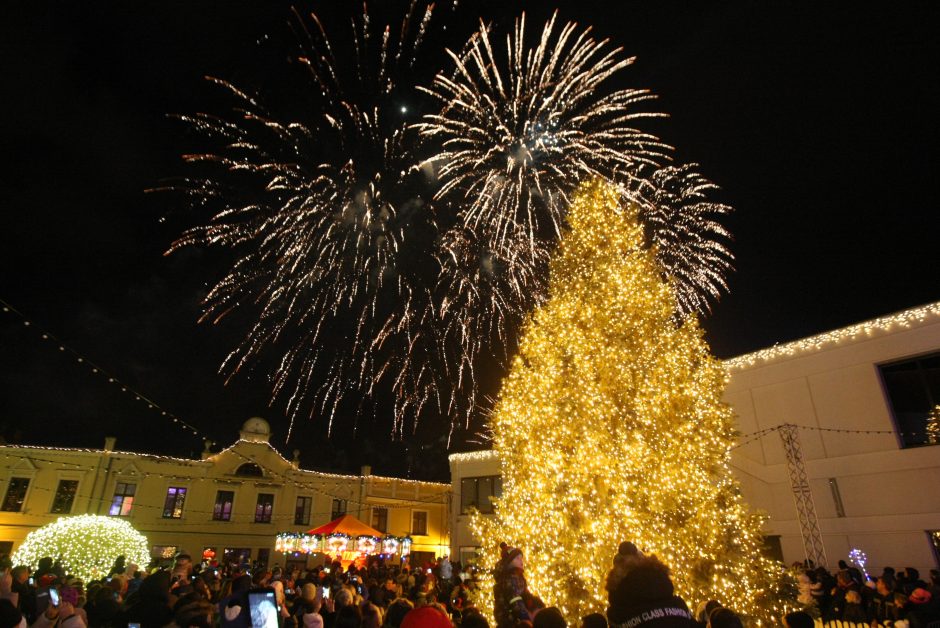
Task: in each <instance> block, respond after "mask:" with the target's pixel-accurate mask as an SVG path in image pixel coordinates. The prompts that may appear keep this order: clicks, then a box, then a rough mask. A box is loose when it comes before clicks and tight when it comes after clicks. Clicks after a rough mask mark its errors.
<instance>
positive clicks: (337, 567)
mask: <svg viewBox="0 0 940 628" xmlns="http://www.w3.org/2000/svg"><path fill="white" fill-rule="evenodd" d="M501 550H502V554H501V558H500V560H499V562H498V564H497V566H496V569H495V571H494V573H493V575H494V576H495V578H494V582H495V584H494V588H493V601H494V608H493V611H494V613H493V615H494V618H495V628H567V627H568V626H569V625H580V626H583V627H584V628H743V625H744V622H743V621H742V618H741V617H740V616H739V615H738V613H736V612H735V611H734V610H733V609H729V608H724V607H723V606H722V605H721V604H720V603H719V602H717V601H715V600H710V601H701V602H700V603H699V604H698V606H697V607H696V610H695V612H694V613H693V612H692V611H690V608H689V606H688V605H687V604H686V602H685V601H684V600H683V599H681V598H680V597H679V596H677V595H676V594H675V591H674V588H673V584H672V580H671V578H670V573H669V567H668V566H667V565H665V564H663V563H662V562H661V561H660V560H659V559H657V558H656V557H655V556H648V555H644V554H643V553H642V552H640V551H639V550H638V549H637V548H636V546H635V545H633V544H632V543H629V542H625V543H622V544H621V546H620V548H619V550H618V552H617V553H616V555H615V556H614V558H613V561H612V565H611V568H610V571H609V573H608V575H607V579H606V582H605V588H606V592H607V597H608V601H609V604H608V607H607V609H606V613H605V614H602V613H594V614H590V615H586V616H584V617H577V618H570V617H569V618H566V617H565V616H564V614H563V613H562V612H561V610H559V609H558V608H556V607H546V605H545V604H544V603H543V602H542V600H540V599H539V598H538V596H536V595H534V594H532V593H531V592H530V591H529V589H528V585H527V583H526V579H525V559H524V556H523V554H522V551H521V550H519V549H518V548H512V547H508V546H506V545H504V546H503V547H502V548H501ZM839 567H840V568H839V570H838V571H837V572H836V574H835V575H832V574H831V573H830V572H829V571H828V570H826V569H825V568H822V567H820V568H809V569H807V568H803V569H801V570H800V576H799V588H800V596H799V599H798V603H799V604H801V605H802V606H803V610H800V611H795V612H792V613H789V614H787V615H786V616H785V617H781V618H780V623H781V625H783V626H785V627H786V628H811V627H812V626H814V625H815V621H816V619H817V618H818V619H822V620H823V621H824V622H828V621H830V620H836V619H837V620H841V621H845V622H853V623H864V624H868V625H872V626H874V625H876V624H877V625H880V626H888V625H893V626H895V627H897V628H935V626H940V624H936V623H932V622H938V621H940V588H938V586H940V584H938V580H940V574H938V572H937V571H936V570H932V571H931V573H930V580H931V581H930V582H929V583H928V582H925V581H923V580H921V578H920V574H919V573H918V572H917V570H915V569H911V568H907V569H904V570H902V571H901V572H897V571H895V570H893V569H891V568H887V569H885V570H884V572H883V573H882V574H881V576H880V577H878V578H866V577H864V576H863V574H862V573H861V571H859V570H858V569H854V568H851V567H848V566H847V565H846V564H845V563H844V562H841V561H840V564H839ZM476 583H477V579H476V578H475V577H474V576H473V574H472V572H471V571H470V570H464V569H461V566H460V564H459V563H451V562H450V561H449V560H448V558H447V557H444V558H443V559H441V560H440V561H438V562H437V563H435V564H433V565H422V566H420V567H417V566H416V567H414V568H412V567H409V566H408V565H405V566H399V565H393V564H388V563H386V562H384V561H382V560H380V559H374V560H369V561H368V562H367V563H366V564H362V565H360V566H356V565H349V566H347V567H345V568H344V567H343V565H342V564H341V563H340V562H333V563H331V564H326V565H323V566H320V567H315V568H313V569H309V570H300V569H297V568H288V569H282V568H280V567H279V566H274V567H273V568H272V569H270V570H268V569H267V568H266V566H264V565H259V564H255V565H236V564H232V565H218V564H216V563H212V562H203V563H194V561H193V560H192V558H191V557H190V556H189V555H188V554H185V553H181V554H179V555H177V556H176V557H175V559H174V560H173V562H172V563H171V564H168V565H165V566H160V565H150V566H148V568H144V569H141V568H139V567H138V566H137V565H133V564H125V561H124V559H123V557H119V558H118V560H117V561H116V562H115V564H114V566H113V568H112V569H111V570H110V573H109V574H108V575H107V576H106V577H103V578H100V579H98V580H94V581H91V582H87V583H84V582H81V581H79V580H78V579H77V578H75V577H72V576H69V575H68V574H66V573H64V572H63V570H62V568H61V566H60V565H59V564H58V563H57V562H54V561H53V560H52V559H51V558H46V559H43V560H42V561H40V564H39V566H38V568H37V569H36V570H35V571H34V572H33V571H31V570H30V569H29V568H28V567H25V566H12V565H11V564H10V562H9V560H8V559H0V628H28V627H34V628H55V627H61V628H151V627H152V628H167V627H170V628H174V627H178V628H209V627H213V628H214V627H221V628H254V627H260V628H490V624H489V621H488V620H487V619H486V618H485V617H484V615H483V614H482V613H481V612H480V610H478V609H477V608H476V607H475V606H474V604H473V601H472V600H473V599H474V596H473V594H472V589H473V587H475V585H476Z"/></svg>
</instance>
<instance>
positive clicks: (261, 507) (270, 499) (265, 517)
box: [255, 493, 274, 523]
mask: <svg viewBox="0 0 940 628" xmlns="http://www.w3.org/2000/svg"><path fill="white" fill-rule="evenodd" d="M272 512H274V495H273V494H272V493H258V503H257V504H255V523H271V513H272Z"/></svg>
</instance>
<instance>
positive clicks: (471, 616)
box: [460, 608, 607, 628]
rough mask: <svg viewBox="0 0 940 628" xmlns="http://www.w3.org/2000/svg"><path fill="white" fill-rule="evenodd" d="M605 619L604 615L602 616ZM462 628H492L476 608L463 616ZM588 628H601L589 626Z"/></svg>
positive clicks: (465, 612) (467, 610)
mask: <svg viewBox="0 0 940 628" xmlns="http://www.w3.org/2000/svg"><path fill="white" fill-rule="evenodd" d="M601 617H603V615H601ZM606 622H607V620H606V619H605V620H604V628H606V627H607V623H606ZM460 628H490V622H488V621H486V617H484V616H483V615H482V614H481V613H480V611H479V610H478V609H476V608H468V609H466V610H465V611H464V612H463V613H462V614H461V619H460ZM587 628H599V627H597V626H589V627H587Z"/></svg>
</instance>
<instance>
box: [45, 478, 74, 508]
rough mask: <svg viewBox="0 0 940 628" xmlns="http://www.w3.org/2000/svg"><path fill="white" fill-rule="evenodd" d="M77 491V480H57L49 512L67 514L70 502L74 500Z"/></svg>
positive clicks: (70, 506) (70, 505)
mask: <svg viewBox="0 0 940 628" xmlns="http://www.w3.org/2000/svg"><path fill="white" fill-rule="evenodd" d="M77 491H78V480H59V486H58V487H56V489H55V497H53V498H52V508H51V509H50V512H52V513H53V514H57V515H67V514H69V513H70V512H72V504H73V503H74V502H75V493H76V492H77Z"/></svg>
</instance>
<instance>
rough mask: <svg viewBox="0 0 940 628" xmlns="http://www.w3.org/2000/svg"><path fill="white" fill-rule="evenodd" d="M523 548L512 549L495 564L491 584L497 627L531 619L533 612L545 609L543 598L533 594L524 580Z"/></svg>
mask: <svg viewBox="0 0 940 628" xmlns="http://www.w3.org/2000/svg"><path fill="white" fill-rule="evenodd" d="M524 568H525V559H524V557H523V555H522V550H520V549H519V548H511V549H509V550H508V551H507V552H506V557H505V559H503V560H501V561H500V563H499V565H498V566H497V573H496V583H495V585H494V586H493V598H494V599H493V603H494V608H493V614H494V615H495V619H496V626H497V628H510V627H512V626H515V625H516V624H518V623H520V622H531V621H532V619H533V617H534V615H535V612H536V611H538V610H540V609H542V608H544V607H545V605H544V604H543V603H542V600H540V599H538V598H537V597H536V596H534V595H532V593H531V592H530V591H529V587H528V585H527V584H526V581H525V575H524Z"/></svg>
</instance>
